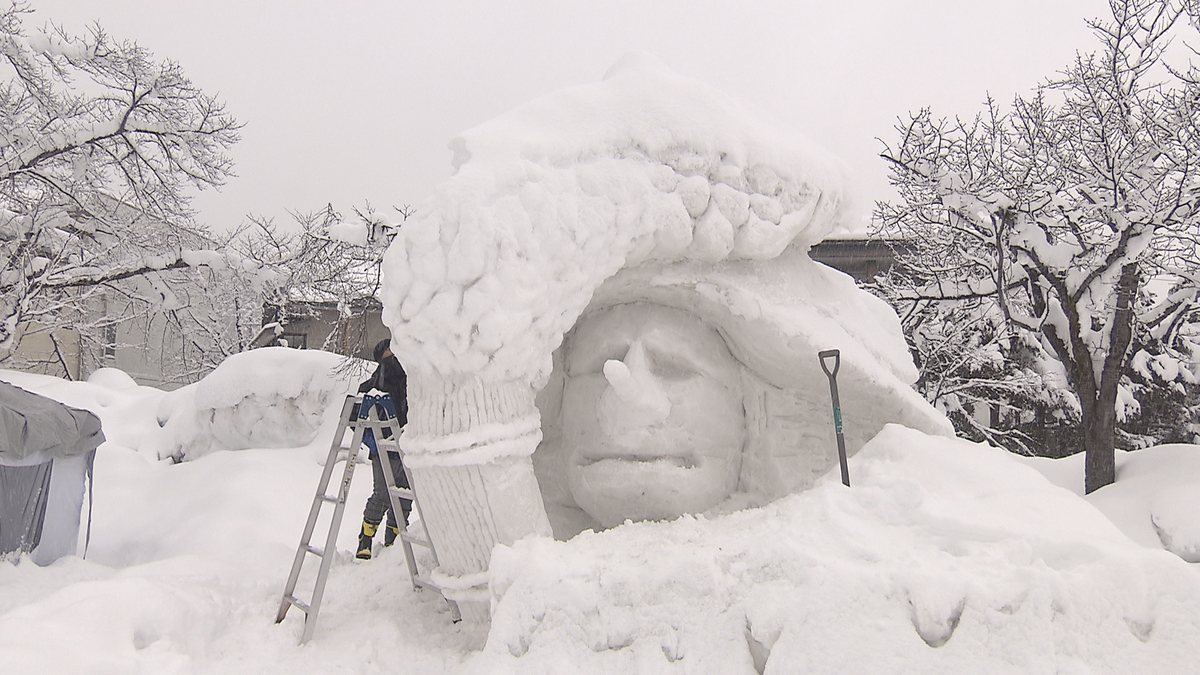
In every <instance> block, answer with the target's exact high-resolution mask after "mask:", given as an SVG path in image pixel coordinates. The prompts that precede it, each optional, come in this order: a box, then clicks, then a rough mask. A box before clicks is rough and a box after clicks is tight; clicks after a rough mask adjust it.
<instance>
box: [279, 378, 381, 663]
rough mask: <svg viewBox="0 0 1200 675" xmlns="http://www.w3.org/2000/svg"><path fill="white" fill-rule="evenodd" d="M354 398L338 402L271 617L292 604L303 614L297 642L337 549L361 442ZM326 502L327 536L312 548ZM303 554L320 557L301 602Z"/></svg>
mask: <svg viewBox="0 0 1200 675" xmlns="http://www.w3.org/2000/svg"><path fill="white" fill-rule="evenodd" d="M358 400H359V399H358V397H356V396H353V395H351V396H347V397H346V400H345V402H344V403H343V404H342V412H341V416H340V418H339V424H338V428H337V431H336V432H335V434H334V438H333V442H332V443H331V444H330V448H329V455H328V457H327V458H326V460H325V467H324V469H323V470H322V472H321V479H320V481H318V484H317V491H316V494H314V495H313V503H312V507H311V508H310V509H309V514H308V520H307V521H306V522H305V524H304V533H303V534H302V535H301V537H300V545H299V546H298V547H297V548H296V557H295V559H294V560H293V561H292V569H291V572H290V573H289V574H288V580H287V584H286V585H285V586H284V592H283V599H282V601H281V602H280V606H279V612H278V614H277V615H276V617H275V623H279V622H281V621H283V619H284V617H285V616H286V615H287V611H288V609H289V608H290V607H291V606H292V605H296V606H297V607H299V608H300V609H301V610H302V611H303V612H304V613H305V619H304V634H303V637H302V638H301V644H303V643H304V642H307V641H308V640H309V638H311V637H312V632H313V630H314V629H315V627H316V616H317V612H318V611H319V609H320V606H321V598H322V596H323V594H324V589H325V580H326V577H327V576H328V574H329V567H330V564H331V563H332V561H333V556H334V555H335V554H336V552H337V549H336V544H337V531H338V527H339V525H340V524H341V518H342V512H343V510H344V509H345V506H346V498H347V496H348V494H349V490H350V481H351V479H352V478H353V475H354V466H355V463H356V462H357V459H358V451H359V445H360V444H361V443H362V435H363V427H362V426H361V425H358V424H356V423H355V420H353V419H352V417H354V414H353V412H354V404H355V402H357V401H358ZM349 427H353V428H354V434H353V435H352V440H351V444H350V446H349V447H348V448H347V447H343V446H342V439H343V438H344V437H345V434H346V429H347V428H349ZM342 450H347V451H348V452H347V456H346V465H345V467H344V469H343V470H342V480H341V483H340V484H339V487H338V494H337V496H336V497H331V496H330V495H329V494H328V490H329V482H330V479H331V478H332V477H333V469H334V465H335V464H337V460H338V454H339V453H340V452H341V451H342ZM328 502H333V503H334V504H335V506H334V513H333V516H332V518H331V521H330V527H329V535H328V536H327V537H326V540H325V548H324V549H315V548H313V547H312V545H311V543H312V535H313V531H314V530H315V529H316V524H317V519H318V517H319V516H320V512H321V507H322V506H323V505H324V504H326V503H328ZM307 553H312V554H314V555H317V556H318V557H320V558H321V565H320V569H319V570H318V572H317V579H316V585H315V587H314V590H313V595H312V598H311V601H310V602H309V603H308V604H305V603H303V602H302V601H300V600H299V599H297V598H296V596H295V590H296V584H297V583H298V581H299V578H300V571H301V569H302V568H303V566H304V560H305V554H307Z"/></svg>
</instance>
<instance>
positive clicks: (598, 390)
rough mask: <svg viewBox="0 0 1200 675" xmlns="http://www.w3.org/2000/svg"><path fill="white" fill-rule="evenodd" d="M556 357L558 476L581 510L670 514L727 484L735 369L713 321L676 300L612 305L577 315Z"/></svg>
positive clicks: (740, 437)
mask: <svg viewBox="0 0 1200 675" xmlns="http://www.w3.org/2000/svg"><path fill="white" fill-rule="evenodd" d="M564 356H565V359H566V360H565V365H566V369H565V370H566V379H565V382H564V386H563V398H562V408H561V413H560V414H561V426H562V432H563V441H564V443H565V447H566V450H567V453H568V458H567V479H568V482H569V489H570V492H571V495H572V496H573V498H574V500H575V502H576V503H577V504H578V505H579V507H580V508H582V509H583V510H584V511H585V512H587V513H588V515H590V516H591V517H592V518H594V519H595V520H596V521H598V522H599V523H600V524H601V525H604V526H605V527H611V526H614V525H617V524H620V523H621V522H624V521H625V520H626V519H631V520H649V519H663V518H673V517H676V516H679V515H682V514H684V513H698V512H701V511H704V510H706V509H709V508H711V507H713V506H715V505H716V504H718V503H720V502H721V501H723V500H724V499H726V498H727V497H728V496H729V495H730V493H731V492H732V491H733V490H734V489H736V487H737V479H738V474H739V470H740V467H741V453H742V447H743V445H744V443H745V436H746V432H745V426H746V423H745V412H744V408H743V404H742V391H741V379H740V373H739V370H738V368H739V366H738V364H737V362H736V361H735V360H734V359H733V356H732V355H731V354H730V353H729V349H728V347H727V346H726V345H725V342H724V340H723V339H722V338H721V336H720V335H719V334H718V333H717V332H716V330H714V329H713V328H712V327H710V326H708V325H706V324H704V323H703V322H702V321H700V319H698V318H697V317H695V316H693V315H691V314H689V313H687V312H684V311H682V310H678V309H673V308H670V307H663V306H658V305H648V304H628V305H618V306H615V307H611V308H608V309H605V310H602V311H600V312H595V313H593V314H590V315H587V316H585V317H584V318H582V319H581V320H580V322H579V323H578V325H577V326H576V328H575V331H574V333H573V335H572V336H571V338H570V341H569V343H568V344H567V345H566V352H565V355H564ZM606 364H607V365H606Z"/></svg>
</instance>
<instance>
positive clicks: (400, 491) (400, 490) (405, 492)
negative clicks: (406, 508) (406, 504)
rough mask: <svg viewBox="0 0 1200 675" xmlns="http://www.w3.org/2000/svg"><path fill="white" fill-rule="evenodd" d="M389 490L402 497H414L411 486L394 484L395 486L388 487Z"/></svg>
mask: <svg viewBox="0 0 1200 675" xmlns="http://www.w3.org/2000/svg"><path fill="white" fill-rule="evenodd" d="M388 492H390V493H392V494H394V495H396V496H397V497H400V498H402V499H414V497H413V491H412V490H410V489H409V488H405V487H394V486H393V487H390V488H388Z"/></svg>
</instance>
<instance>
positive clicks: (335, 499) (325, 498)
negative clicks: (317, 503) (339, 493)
mask: <svg viewBox="0 0 1200 675" xmlns="http://www.w3.org/2000/svg"><path fill="white" fill-rule="evenodd" d="M317 499H320V500H321V501H323V502H329V503H330V504H337V503H338V502H339V501H341V500H340V498H338V497H330V496H329V495H317Z"/></svg>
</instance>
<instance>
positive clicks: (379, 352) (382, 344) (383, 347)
mask: <svg viewBox="0 0 1200 675" xmlns="http://www.w3.org/2000/svg"><path fill="white" fill-rule="evenodd" d="M391 344H392V341H391V339H390V338H384V339H382V340H380V341H379V342H378V343H376V344H375V352H374V356H375V361H376V362H379V361H382V360H383V353H384V352H386V351H387V350H388V348H389V347H391Z"/></svg>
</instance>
